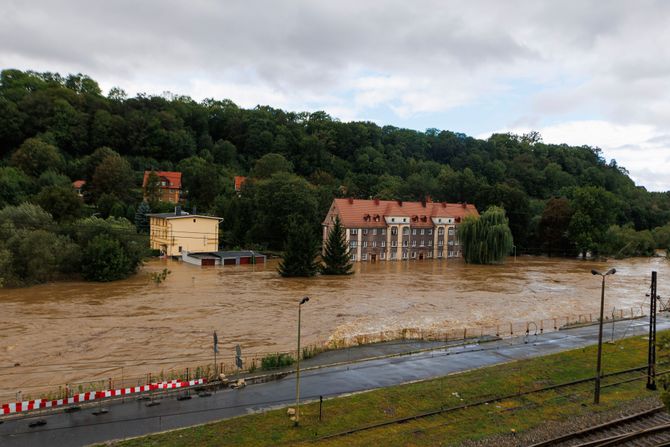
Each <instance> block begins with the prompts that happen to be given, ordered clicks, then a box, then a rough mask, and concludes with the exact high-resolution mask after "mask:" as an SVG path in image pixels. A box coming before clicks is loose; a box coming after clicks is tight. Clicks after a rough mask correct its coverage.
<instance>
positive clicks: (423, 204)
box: [421, 200, 426, 208]
mask: <svg viewBox="0 0 670 447" xmlns="http://www.w3.org/2000/svg"><path fill="white" fill-rule="evenodd" d="M421 206H422V207H424V208H425V207H426V201H425V200H422V201H421Z"/></svg>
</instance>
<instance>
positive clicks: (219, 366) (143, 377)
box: [0, 307, 644, 403]
mask: <svg viewBox="0 0 670 447" xmlns="http://www.w3.org/2000/svg"><path fill="white" fill-rule="evenodd" d="M643 316H644V309H643V308H642V307H632V308H627V309H613V310H612V311H610V312H606V313H605V318H604V321H605V323H611V324H616V322H618V321H621V322H623V321H626V320H631V319H635V318H640V317H643ZM598 317H599V315H597V314H591V313H589V314H579V315H574V316H562V317H556V318H545V319H539V320H533V321H513V322H505V323H496V324H481V325H468V326H458V325H454V324H450V325H449V326H447V327H443V328H442V327H435V328H431V329H425V328H403V329H397V330H387V331H380V332H374V333H368V334H358V335H352V336H349V337H339V338H333V337H331V338H330V339H328V340H325V341H321V342H316V343H312V344H309V345H307V346H305V347H304V348H303V349H301V351H302V352H301V353H300V358H301V360H303V359H309V358H311V357H313V356H315V355H316V354H319V353H321V352H325V351H330V350H335V349H342V348H351V347H355V346H363V345H369V344H373V343H385V342H392V341H397V342H403V343H404V342H408V343H407V352H410V351H412V350H416V347H415V346H412V344H411V343H410V342H411V341H430V342H443V343H457V342H458V341H464V342H467V341H475V340H479V339H482V340H487V339H493V338H511V337H518V336H534V335H540V334H543V333H545V332H551V331H557V330H560V329H564V328H570V327H576V326H580V325H588V324H593V323H597V322H598ZM208 354H209V353H203V355H202V356H197V357H190V358H186V359H183V360H182V359H179V360H174V359H172V360H169V361H161V360H160V359H158V360H151V359H148V360H146V361H143V362H142V364H139V365H138V364H130V363H128V364H124V365H118V366H117V365H109V366H108V367H106V368H104V372H99V373H94V374H91V375H90V376H89V379H86V380H80V381H76V382H69V383H67V384H60V385H59V384H30V385H26V386H23V387H22V390H21V391H18V390H11V391H10V390H8V389H7V388H4V389H2V390H0V403H3V402H7V401H9V400H14V399H15V400H16V401H21V400H29V399H38V398H43V399H67V398H68V397H70V396H73V395H75V394H81V393H87V392H99V391H103V390H108V389H115V388H127V387H135V386H144V385H147V384H151V383H155V382H163V381H174V380H179V381H189V380H192V379H200V378H204V379H215V378H218V376H219V375H220V374H221V373H223V374H224V375H225V376H228V377H229V378H231V379H234V378H237V377H238V376H239V377H249V376H256V375H261V374H265V373H268V372H273V371H275V372H276V371H279V370H287V369H288V370H290V369H292V368H291V367H292V365H293V363H294V361H295V359H296V358H297V356H298V353H297V352H296V351H295V350H292V351H284V352H256V353H251V354H249V355H245V356H242V358H241V360H242V365H243V368H238V367H237V366H236V362H235V360H236V358H235V356H234V355H218V356H217V359H216V364H215V363H214V357H213V354H209V355H208ZM155 367H157V369H159V370H157V371H156V370H154V371H153V372H151V373H146V374H138V372H137V370H138V369H141V368H145V370H146V369H150V368H155ZM101 369H102V368H101ZM68 370H71V371H77V370H78V368H77V366H72V367H71V368H70V369H67V368H59V370H58V372H60V373H62V372H64V371H68ZM42 372H43V371H42ZM129 372H130V374H129ZM12 374H16V375H18V374H22V375H25V376H26V377H29V376H30V371H27V370H20V371H16V372H12V370H11V369H10V370H9V371H8V372H5V373H4V375H12Z"/></svg>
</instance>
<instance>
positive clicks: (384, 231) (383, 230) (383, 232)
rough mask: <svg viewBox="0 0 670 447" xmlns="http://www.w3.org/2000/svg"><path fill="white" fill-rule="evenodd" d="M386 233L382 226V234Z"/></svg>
mask: <svg viewBox="0 0 670 447" xmlns="http://www.w3.org/2000/svg"><path fill="white" fill-rule="evenodd" d="M385 234H386V228H382V236H383V235H385Z"/></svg>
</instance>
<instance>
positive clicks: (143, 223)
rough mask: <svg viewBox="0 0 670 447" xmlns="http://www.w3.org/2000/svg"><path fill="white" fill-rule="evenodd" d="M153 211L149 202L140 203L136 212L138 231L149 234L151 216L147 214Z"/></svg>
mask: <svg viewBox="0 0 670 447" xmlns="http://www.w3.org/2000/svg"><path fill="white" fill-rule="evenodd" d="M150 212H151V207H150V206H149V204H148V203H147V202H142V203H140V206H139V207H137V211H136V212H135V228H137V232H138V233H144V234H149V217H148V216H147V214H149V213H150Z"/></svg>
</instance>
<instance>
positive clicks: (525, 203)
mask: <svg viewBox="0 0 670 447" xmlns="http://www.w3.org/2000/svg"><path fill="white" fill-rule="evenodd" d="M0 151H1V152H0V154H1V159H2V161H1V163H2V165H1V166H0V208H1V207H5V206H10V205H11V206H16V205H19V204H21V203H23V202H30V203H33V204H36V205H39V206H40V207H42V208H43V209H44V210H46V211H47V212H49V213H50V214H51V215H52V217H53V219H54V220H55V222H57V223H61V222H68V221H73V220H75V219H77V218H81V217H87V216H91V215H93V214H95V215H96V216H98V217H100V218H103V219H104V218H107V217H108V216H113V217H117V218H126V219H128V220H129V221H130V222H134V220H135V214H136V213H137V210H138V208H139V206H140V203H141V201H142V191H141V180H142V174H143V172H144V171H145V170H150V169H157V170H177V171H181V172H182V173H183V184H184V188H185V190H186V191H187V203H186V208H187V209H189V208H192V207H197V209H198V211H199V212H201V213H203V212H208V213H213V214H217V215H220V216H222V217H224V218H225V221H224V223H223V225H222V230H223V241H222V242H223V244H224V245H225V246H227V247H235V246H253V247H258V248H269V249H281V248H282V246H283V243H284V239H285V236H284V235H285V234H286V231H285V230H286V228H287V226H288V225H289V222H292V221H293V220H294V219H300V220H302V221H305V222H309V223H310V224H311V225H313V226H314V228H315V230H317V231H318V226H319V223H320V221H321V219H322V218H323V216H324V214H325V212H326V210H327V208H328V206H329V204H330V202H331V200H332V198H333V197H347V196H348V197H355V198H370V197H378V198H382V199H396V198H399V199H403V200H420V199H425V198H428V197H430V198H432V199H433V200H440V201H449V202H470V203H474V204H475V205H476V206H477V207H478V209H480V210H484V209H486V208H488V207H489V206H491V205H496V206H502V207H503V208H504V209H505V210H506V212H507V216H508V218H509V221H510V228H511V230H512V234H513V237H514V244H515V246H516V250H517V252H518V253H523V252H527V253H538V254H539V253H546V254H550V255H566V256H572V255H575V254H577V253H579V252H585V251H591V252H593V253H601V254H619V255H623V254H626V255H628V254H641V253H647V252H649V250H648V246H649V245H650V244H649V243H650V241H651V239H649V238H648V237H647V236H648V235H649V234H651V238H652V239H653V242H651V245H653V246H654V247H659V246H660V247H665V246H667V240H666V239H667V238H665V239H664V238H663V237H660V238H656V237H654V235H657V234H658V235H660V234H663V233H664V232H663V231H662V230H654V229H656V228H658V227H663V226H664V225H666V224H667V223H668V222H669V221H670V197H669V196H668V194H667V193H654V192H648V191H646V190H645V189H644V188H642V187H637V186H635V184H634V183H633V181H632V180H631V179H630V178H629V177H628V173H627V172H626V170H625V169H623V168H621V167H619V166H618V165H617V164H616V162H615V161H614V160H612V161H609V162H607V161H606V160H605V159H604V158H603V156H602V153H601V151H600V150H599V149H598V148H593V147H589V146H580V147H572V146H567V145H549V144H545V143H543V142H542V141H541V137H540V136H539V135H538V134H536V133H531V134H528V135H523V136H517V135H510V134H496V135H493V136H492V137H490V138H489V139H487V140H479V139H475V138H472V137H468V136H466V135H464V134H460V133H455V132H450V131H442V130H437V129H428V130H426V131H425V132H418V131H414V130H408V129H400V128H396V127H393V126H383V127H382V126H378V125H377V124H374V123H371V122H349V123H343V122H340V121H338V120H336V119H333V118H331V117H330V116H328V115H327V114H326V113H324V112H314V113H307V112H302V113H294V112H286V111H283V110H279V109H274V108H272V107H267V106H258V107H256V108H254V109H242V108H240V107H238V106H236V105H235V104H234V103H232V102H231V101H229V100H214V99H207V100H204V101H201V102H197V101H194V100H192V99H191V98H189V97H185V96H176V95H171V94H168V93H166V94H164V95H162V96H148V95H143V94H141V95H137V96H135V97H128V96H127V95H126V94H125V93H124V92H123V90H121V89H119V88H113V89H112V90H111V91H110V92H108V94H107V95H104V94H103V93H102V92H101V90H100V87H99V86H98V84H97V83H96V82H95V81H94V80H93V79H91V78H89V77H87V76H85V75H81V74H77V75H69V76H66V77H63V76H60V75H59V74H56V73H35V72H24V71H19V70H4V71H2V72H1V73H0ZM234 175H246V176H249V177H251V179H250V180H249V181H248V182H247V183H246V185H245V189H244V191H243V193H242V194H241V195H238V194H235V192H234V190H233V180H232V179H233V176H234ZM76 179H83V180H86V181H87V183H86V187H85V196H84V199H85V200H84V202H83V203H82V202H81V200H77V199H78V197H77V196H76V194H74V193H72V190H71V188H70V182H71V181H72V180H76ZM156 206H161V205H156V204H154V209H152V211H160V210H162V209H155V208H156ZM614 226H618V228H619V229H618V230H617V227H614ZM645 231H648V232H649V233H644V232H645ZM639 232H643V233H642V234H638V233H639ZM317 234H320V233H318V232H317ZM633 235H634V237H635V238H637V239H640V241H639V243H638V242H635V243H632V242H630V241H629V240H628V239H630V238H631V237H633ZM613 238H615V239H616V238H620V239H621V241H623V242H622V244H623V245H622V244H620V243H618V242H613ZM643 240H644V241H643ZM645 241H646V242H645ZM0 243H3V244H4V242H2V241H0ZM631 247H640V248H631ZM4 249H5V250H7V248H6V247H5V248H4ZM631 250H632V252H631Z"/></svg>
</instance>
